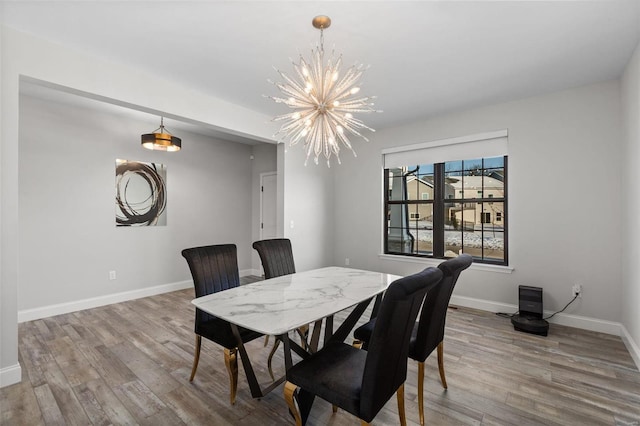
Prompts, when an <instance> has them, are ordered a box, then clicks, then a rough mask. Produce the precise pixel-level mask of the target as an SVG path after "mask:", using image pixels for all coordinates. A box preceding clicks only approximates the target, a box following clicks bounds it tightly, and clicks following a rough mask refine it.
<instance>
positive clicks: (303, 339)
mask: <svg viewBox="0 0 640 426" xmlns="http://www.w3.org/2000/svg"><path fill="white" fill-rule="evenodd" d="M296 331H297V332H298V335H299V336H300V346H302V349H304V350H306V349H307V338H308V336H309V324H307V325H303V326H302V327H298V329H297V330H296Z"/></svg>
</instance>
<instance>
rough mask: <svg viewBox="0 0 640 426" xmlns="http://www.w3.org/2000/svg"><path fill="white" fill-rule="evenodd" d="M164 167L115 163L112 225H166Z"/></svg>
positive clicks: (128, 162)
mask: <svg viewBox="0 0 640 426" xmlns="http://www.w3.org/2000/svg"><path fill="white" fill-rule="evenodd" d="M166 182H167V168H166V166H165V165H164V164H158V163H144V162H141V161H128V160H116V226H165V225H166V224H167V210H166V207H167V185H166Z"/></svg>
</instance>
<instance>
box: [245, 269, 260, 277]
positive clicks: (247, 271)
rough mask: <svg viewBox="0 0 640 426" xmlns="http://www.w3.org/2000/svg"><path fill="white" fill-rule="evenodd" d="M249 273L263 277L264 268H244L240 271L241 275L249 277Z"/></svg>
mask: <svg viewBox="0 0 640 426" xmlns="http://www.w3.org/2000/svg"><path fill="white" fill-rule="evenodd" d="M249 275H253V276H256V277H261V276H262V270H260V269H243V270H242V271H240V276H241V277H247V276H249Z"/></svg>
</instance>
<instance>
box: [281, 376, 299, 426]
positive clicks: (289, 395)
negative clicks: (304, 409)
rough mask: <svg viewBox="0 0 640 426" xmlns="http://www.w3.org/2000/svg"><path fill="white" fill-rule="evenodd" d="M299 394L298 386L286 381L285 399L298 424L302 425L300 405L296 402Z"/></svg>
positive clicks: (297, 425)
mask: <svg viewBox="0 0 640 426" xmlns="http://www.w3.org/2000/svg"><path fill="white" fill-rule="evenodd" d="M297 396H298V386H296V385H294V384H293V383H291V382H286V383H285V384H284V400H285V401H287V405H288V406H289V411H290V412H291V414H292V415H293V418H294V419H295V421H296V426H302V417H300V411H299V410H298V405H297V404H296V397H297Z"/></svg>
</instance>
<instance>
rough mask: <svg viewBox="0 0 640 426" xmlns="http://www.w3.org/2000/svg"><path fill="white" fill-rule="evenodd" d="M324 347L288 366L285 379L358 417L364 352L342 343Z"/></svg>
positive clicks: (365, 357)
mask: <svg viewBox="0 0 640 426" xmlns="http://www.w3.org/2000/svg"><path fill="white" fill-rule="evenodd" d="M325 348H327V349H329V350H324V348H323V350H321V351H319V352H317V353H316V354H314V355H312V356H310V357H309V358H307V359H305V360H304V361H303V362H301V363H299V364H296V365H294V366H293V367H292V368H291V369H289V371H287V380H288V381H290V382H293V383H295V384H296V385H298V386H299V387H301V388H302V389H304V390H306V391H309V392H311V393H313V394H315V395H317V396H319V397H320V398H322V399H324V400H325V401H327V402H329V403H331V404H333V405H337V406H339V407H340V408H342V409H344V410H346V411H348V412H349V413H351V414H353V415H355V416H358V417H359V416H360V413H359V411H360V393H361V392H360V391H361V388H362V376H363V373H364V366H365V363H366V360H367V352H366V351H361V350H358V349H356V348H354V347H352V346H349V345H346V344H344V343H332V344H329V345H328V346H327V347H325Z"/></svg>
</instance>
